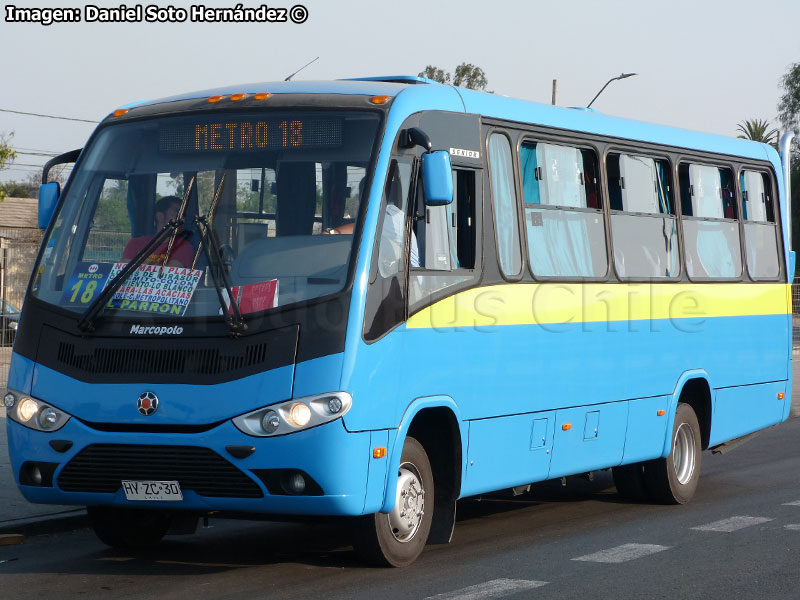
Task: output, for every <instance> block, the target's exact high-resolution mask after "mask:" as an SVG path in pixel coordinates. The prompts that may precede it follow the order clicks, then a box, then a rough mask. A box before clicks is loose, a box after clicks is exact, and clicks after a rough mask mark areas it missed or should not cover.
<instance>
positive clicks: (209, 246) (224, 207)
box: [32, 110, 379, 319]
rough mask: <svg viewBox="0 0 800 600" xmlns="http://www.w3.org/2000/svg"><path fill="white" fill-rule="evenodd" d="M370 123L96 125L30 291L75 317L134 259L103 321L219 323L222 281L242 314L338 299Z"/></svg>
mask: <svg viewBox="0 0 800 600" xmlns="http://www.w3.org/2000/svg"><path fill="white" fill-rule="evenodd" d="M378 126H379V117H378V115H377V114H375V113H367V112H352V111H347V112H344V111H342V112H336V111H322V110H318V111H302V112H297V111H295V112H259V113H252V112H240V113H226V114H218V113H216V114H213V115H207V114H206V115H199V116H197V115H195V116H176V117H163V118H157V119H148V120H141V121H132V122H129V123H121V124H117V125H113V126H109V127H106V128H104V129H103V130H101V131H100V132H99V133H98V134H97V135H96V136H95V139H94V141H93V142H92V144H91V145H90V146H89V147H88V148H87V149H86V151H85V152H84V156H83V158H82V160H81V162H80V163H79V165H78V168H77V170H76V172H75V173H74V174H73V176H72V181H71V183H70V186H69V187H68V189H67V190H66V192H65V194H66V195H65V197H64V198H63V202H62V205H61V208H60V211H59V213H58V214H57V216H56V222H55V225H54V227H53V229H52V231H51V233H50V235H49V237H48V238H47V240H46V241H45V244H46V245H45V250H44V252H43V254H42V259H41V263H40V264H39V265H38V266H37V267H36V271H35V273H37V275H36V278H35V280H34V283H33V287H32V293H33V295H34V296H36V297H37V298H39V299H40V300H43V301H45V302H48V303H50V304H53V305H57V306H60V307H62V308H65V309H68V310H70V311H72V312H76V313H83V311H85V310H86V308H87V307H88V306H90V305H91V303H92V301H93V300H94V299H95V298H96V297H97V296H98V295H99V294H100V292H101V291H102V289H103V288H104V286H106V285H107V284H108V282H109V281H111V280H112V279H113V278H114V277H115V276H116V274H117V273H119V272H120V271H121V270H122V269H123V268H124V267H125V265H126V264H127V263H128V262H130V261H132V260H133V259H134V258H135V257H137V255H138V254H139V253H141V252H142V251H144V250H145V249H147V253H146V254H148V255H147V257H146V259H145V260H144V264H142V265H141V266H139V267H138V268H137V269H136V270H135V271H134V272H133V273H132V274H131V275H130V276H129V277H128V278H127V279H126V280H125V282H124V284H123V285H122V286H121V287H120V288H119V290H118V291H117V292H116V293H115V294H114V295H113V297H112V298H111V300H110V301H109V302H108V303H106V306H105V307H104V311H105V313H104V314H106V315H108V314H112V313H113V314H115V315H123V314H124V316H125V317H126V318H134V319H135V318H136V317H137V316H142V317H144V316H146V315H145V314H144V313H147V315H150V316H154V315H164V316H169V317H172V318H175V317H212V316H219V315H220V314H222V311H223V310H225V308H223V307H224V306H225V305H226V303H227V296H228V292H227V290H224V291H222V290H219V289H218V287H217V285H215V280H221V278H222V276H223V275H226V276H227V279H228V280H229V282H230V286H231V293H232V294H233V296H234V298H235V299H236V300H237V301H238V304H239V307H240V309H241V312H242V314H243V315H244V316H245V317H246V316H247V314H250V313H256V312H261V311H264V310H269V309H272V308H275V307H278V306H285V305H288V304H293V303H296V302H300V301H304V300H309V299H311V298H317V297H320V296H325V295H328V294H332V293H335V292H338V291H340V290H341V289H343V287H344V285H345V280H346V277H347V272H348V267H349V264H350V259H351V256H352V255H353V254H354V252H353V248H352V245H353V238H354V236H353V230H354V227H355V222H356V218H357V215H358V209H359V205H360V203H361V201H362V200H363V199H364V197H365V194H366V185H365V180H366V175H367V172H368V167H369V163H370V160H371V157H372V152H373V147H374V145H375V139H376V135H377V131H378ZM181 213H183V214H184V215H185V218H184V224H183V226H182V227H181V228H180V229H179V230H178V232H177V233H176V234H174V235H169V236H167V237H166V239H165V240H164V241H163V242H162V243H160V244H156V245H155V246H153V244H151V243H150V242H151V241H153V239H154V237H155V236H156V235H157V234H158V233H159V232H160V231H161V230H163V229H164V227H165V226H167V225H168V224H169V222H170V221H171V220H172V221H173V222H174V220H175V219H176V218H178V217H179V216H180V214H181ZM203 219H205V220H206V222H207V223H208V225H209V227H208V230H207V231H206V233H207V234H208V235H210V236H213V238H214V239H213V240H211V239H208V238H206V241H205V243H204V242H203V233H204V231H205V227H204V226H203V225H202V224H201V221H203ZM171 238H172V239H171ZM148 247H149V248H148ZM211 252H214V254H210V253H211ZM215 254H216V255H215ZM217 256H218V257H217ZM221 270H224V271H225V272H224V273H220V271H221ZM220 292H222V295H220ZM227 309H228V310H230V307H227Z"/></svg>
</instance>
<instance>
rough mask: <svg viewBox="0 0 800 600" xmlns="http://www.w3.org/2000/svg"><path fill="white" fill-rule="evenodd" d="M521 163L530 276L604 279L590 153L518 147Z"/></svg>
mask: <svg viewBox="0 0 800 600" xmlns="http://www.w3.org/2000/svg"><path fill="white" fill-rule="evenodd" d="M520 163H521V167H522V181H523V197H524V202H525V205H524V206H525V228H526V230H527V235H528V254H529V260H530V266H531V270H532V271H533V275H534V276H535V277H559V278H578V277H581V278H583V277H590V278H599V277H603V276H604V275H605V273H606V272H607V270H608V260H607V256H606V240H605V228H604V225H603V211H602V205H601V202H600V196H599V194H598V193H597V190H598V189H599V180H598V177H597V173H598V168H597V156H596V155H595V153H594V151H593V150H589V149H582V148H576V147H573V146H562V145H557V144H549V143H541V142H523V144H522V146H521V147H520Z"/></svg>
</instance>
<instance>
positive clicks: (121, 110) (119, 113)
mask: <svg viewBox="0 0 800 600" xmlns="http://www.w3.org/2000/svg"><path fill="white" fill-rule="evenodd" d="M130 111H131V109H130V108H118V109H117V110H115V111H114V113H113V114H114V116H115V117H121V116H122V115H127V114H128V113H129V112H130Z"/></svg>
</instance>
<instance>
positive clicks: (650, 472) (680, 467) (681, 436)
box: [644, 402, 702, 504]
mask: <svg viewBox="0 0 800 600" xmlns="http://www.w3.org/2000/svg"><path fill="white" fill-rule="evenodd" d="M700 443H701V438H700V425H699V424H698V422H697V415H696V414H695V412H694V409H693V408H692V407H691V406H689V405H688V404H685V403H683V402H681V403H679V404H678V408H677V410H676V411H675V423H674V425H673V427H672V447H671V449H670V452H669V455H668V456H667V458H662V459H656V460H652V461H649V462H647V463H645V468H644V477H645V485H646V486H647V491H648V493H649V496H650V498H651V499H652V500H654V501H656V502H662V503H664V504H686V503H687V502H689V500H691V499H692V496H694V493H695V491H696V490H697V484H698V482H699V480H700V460H701V452H702V447H701V445H700Z"/></svg>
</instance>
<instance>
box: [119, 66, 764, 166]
mask: <svg viewBox="0 0 800 600" xmlns="http://www.w3.org/2000/svg"><path fill="white" fill-rule="evenodd" d="M420 84H422V85H420ZM446 87H452V86H446ZM453 89H454V90H456V91H457V92H458V94H459V95H460V97H461V100H462V102H463V110H464V112H467V113H473V114H479V115H481V116H484V117H492V118H497V119H504V120H508V121H515V122H519V123H529V124H536V125H542V126H546V127H554V128H557V129H563V130H568V131H575V132H581V133H590V134H596V135H603V136H611V137H616V138H620V139H627V140H634V141H639V142H650V143H655V144H664V145H667V146H675V147H679V148H687V149H694V150H700V151H704V152H714V153H718V154H727V155H733V156H740V157H745V158H751V159H755V160H764V159H767V160H771V161H772V162H773V163H775V164H779V160H778V157H777V153H775V151H774V149H772V148H771V147H770V146H767V145H766V144H761V143H757V142H752V141H749V140H743V139H739V138H733V137H726V136H720V135H713V134H709V133H702V132H698V131H691V130H687V129H680V128H677V127H668V126H665V125H656V124H653V123H646V122H643V121H634V120H632V119H624V118H620V117H612V116H609V115H605V114H603V113H600V112H597V111H595V110H593V109H585V108H563V107H559V106H551V105H549V104H541V103H538V102H531V101H528V100H519V99H515V98H508V97H505V96H500V95H498V94H490V93H486V92H479V91H475V90H468V89H464V88H456V87H453ZM441 91H442V84H440V83H438V82H435V81H432V80H430V79H426V78H424V77H415V76H406V75H392V76H382V77H361V78H354V79H341V80H336V81H273V82H262V83H246V84H239V85H230V86H224V87H219V88H213V89H208V90H201V91H196V92H189V93H185V94H180V95H176V96H171V97H167V98H162V99H159V100H150V101H144V102H135V103H132V104H129V105H127V106H125V107H124V108H133V107H136V106H148V105H155V104H162V103H169V102H177V101H181V100H192V99H197V98H203V97H208V96H217V95H221V96H227V95H232V94H237V93H247V94H255V93H258V92H270V93H272V94H346V95H369V96H376V95H385V96H390V97H396V96H397V95H399V94H400V93H402V94H403V100H404V101H405V102H404V104H405V105H406V106H409V105H411V106H418V108H417V109H416V110H426V109H427V110H443V109H444V107H442V106H439V105H438V104H439V102H440V99H441V97H442V96H441ZM445 110H446V109H445ZM773 154H774V156H773Z"/></svg>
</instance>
